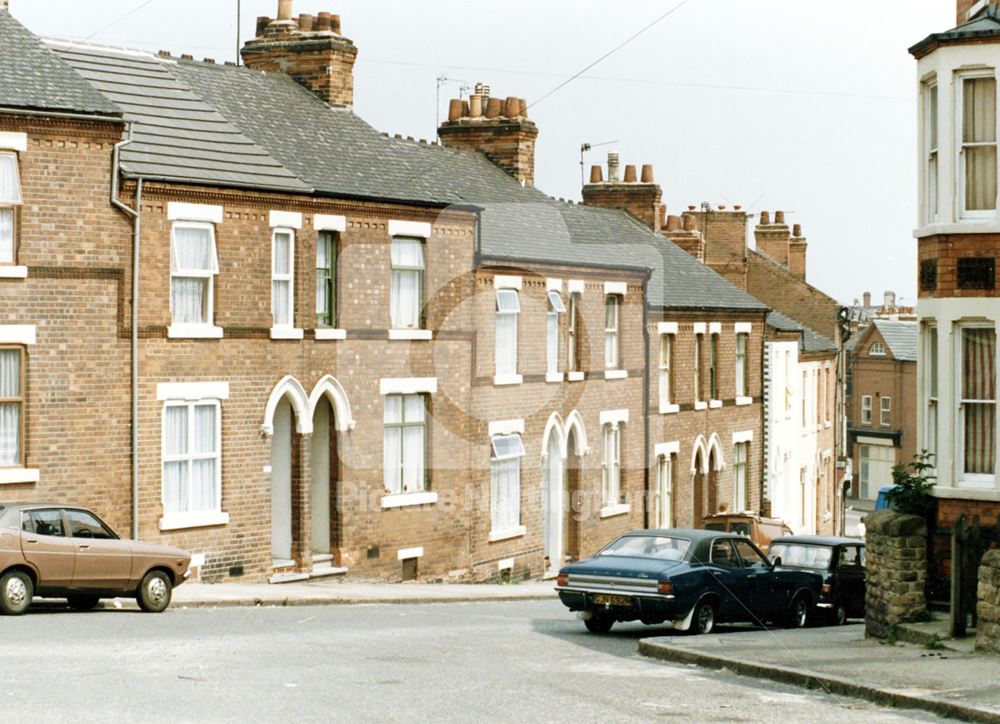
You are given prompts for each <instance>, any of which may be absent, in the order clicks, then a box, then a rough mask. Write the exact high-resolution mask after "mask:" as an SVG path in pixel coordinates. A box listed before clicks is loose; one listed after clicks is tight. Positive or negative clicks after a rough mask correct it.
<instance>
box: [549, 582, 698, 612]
mask: <svg viewBox="0 0 1000 724" xmlns="http://www.w3.org/2000/svg"><path fill="white" fill-rule="evenodd" d="M556 592H558V594H559V600H560V601H562V603H563V605H564V606H566V607H567V608H568V609H569V610H570V611H609V612H612V613H614V614H615V616H616V617H617V618H620V619H622V620H644V619H646V620H654V619H655V620H661V621H666V620H673V619H676V618H678V617H681V616H683V615H684V614H686V613H687V611H688V609H689V608H691V607H690V605H689V606H687V607H684V606H681V605H680V604H679V602H678V601H677V598H676V597H675V596H674V595H673V594H648V593H643V594H639V593H625V592H614V593H611V592H608V591H601V590H593V589H588V588H577V587H573V586H556ZM609 594H610V595H614V596H618V597H621V598H627V599H628V601H629V603H628V605H612V604H609V603H603V602H600V601H598V600H597V598H598V597H600V596H607V595H609Z"/></svg>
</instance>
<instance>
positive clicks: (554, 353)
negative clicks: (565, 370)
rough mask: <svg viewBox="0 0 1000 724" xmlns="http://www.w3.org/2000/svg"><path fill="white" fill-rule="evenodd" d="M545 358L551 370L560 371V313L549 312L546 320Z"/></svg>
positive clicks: (547, 367) (547, 366) (548, 368)
mask: <svg viewBox="0 0 1000 724" xmlns="http://www.w3.org/2000/svg"><path fill="white" fill-rule="evenodd" d="M545 325H546V328H545V359H546V369H547V370H548V371H549V372H558V371H559V314H558V313H556V312H549V313H548V316H547V318H546V320H545Z"/></svg>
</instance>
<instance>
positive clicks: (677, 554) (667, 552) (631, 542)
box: [598, 535, 691, 561]
mask: <svg viewBox="0 0 1000 724" xmlns="http://www.w3.org/2000/svg"><path fill="white" fill-rule="evenodd" d="M690 546H691V541H689V540H687V539H686V538H673V537H670V536H663V535H625V536H622V537H621V538H619V539H618V540H616V541H614V542H613V543H611V545H609V546H608V547H607V548H605V549H604V550H602V551H601V552H600V553H599V554H598V555H602V556H623V557H628V558H654V559H657V560H662V561H679V560H682V559H683V558H684V554H685V553H687V550H688V548H689V547H690Z"/></svg>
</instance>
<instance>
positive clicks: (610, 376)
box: [604, 370, 628, 380]
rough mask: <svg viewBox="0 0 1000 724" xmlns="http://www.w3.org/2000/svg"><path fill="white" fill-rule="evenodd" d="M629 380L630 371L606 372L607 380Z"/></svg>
mask: <svg viewBox="0 0 1000 724" xmlns="http://www.w3.org/2000/svg"><path fill="white" fill-rule="evenodd" d="M627 378H628V370H604V379H606V380H624V379H627Z"/></svg>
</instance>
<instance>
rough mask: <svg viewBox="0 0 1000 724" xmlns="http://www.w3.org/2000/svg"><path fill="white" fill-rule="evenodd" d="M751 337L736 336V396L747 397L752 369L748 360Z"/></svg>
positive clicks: (744, 335)
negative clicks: (748, 346) (748, 344)
mask: <svg viewBox="0 0 1000 724" xmlns="http://www.w3.org/2000/svg"><path fill="white" fill-rule="evenodd" d="M749 340H750V335H749V334H746V333H742V332H741V333H740V334H737V335H736V396H737V397H746V396H747V378H748V377H749V376H750V375H749V374H748V373H749V371H750V368H749V366H748V360H747V343H748V342H749Z"/></svg>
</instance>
